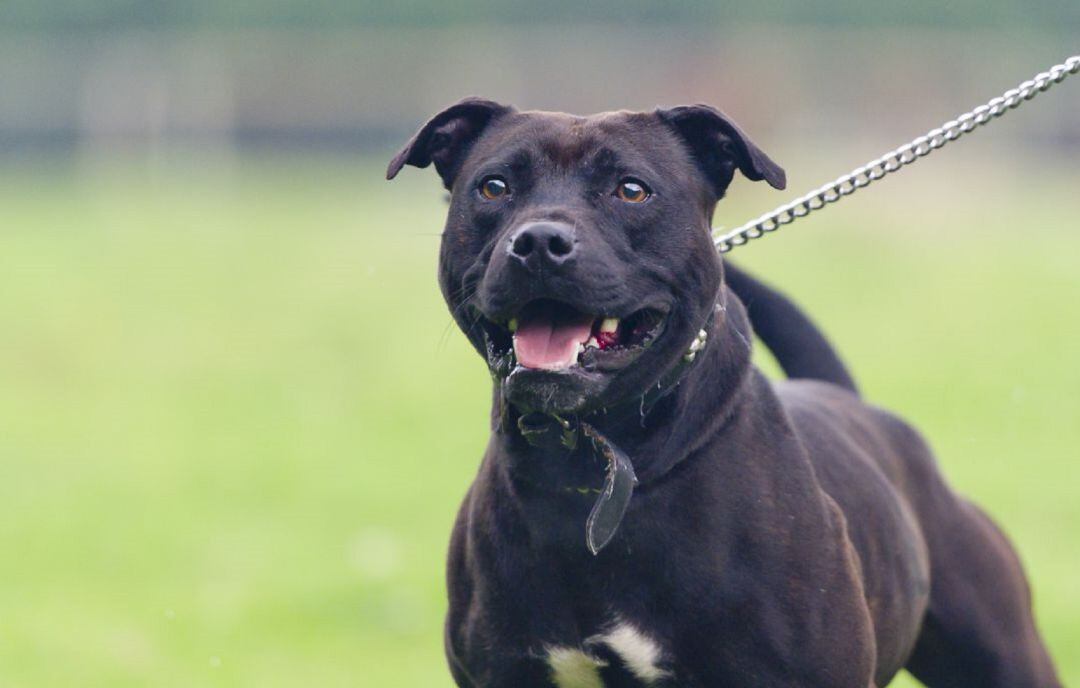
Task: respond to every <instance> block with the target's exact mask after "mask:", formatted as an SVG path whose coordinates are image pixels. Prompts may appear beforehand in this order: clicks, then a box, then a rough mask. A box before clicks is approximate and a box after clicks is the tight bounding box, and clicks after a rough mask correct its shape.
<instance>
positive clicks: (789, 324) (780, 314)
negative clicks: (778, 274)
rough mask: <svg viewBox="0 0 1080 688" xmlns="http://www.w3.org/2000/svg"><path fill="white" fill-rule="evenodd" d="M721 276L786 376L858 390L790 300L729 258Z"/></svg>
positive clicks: (817, 332) (820, 337) (844, 369)
mask: <svg viewBox="0 0 1080 688" xmlns="http://www.w3.org/2000/svg"><path fill="white" fill-rule="evenodd" d="M724 275H725V279H726V282H727V285H728V287H730V288H731V290H732V291H733V292H735V295H736V296H738V297H739V299H740V300H741V301H742V302H743V304H744V305H745V306H746V311H747V314H748V315H749V316H750V324H751V325H753V327H754V332H755V333H756V334H757V335H758V337H760V338H761V341H763V342H764V343H765V346H767V347H769V350H770V351H772V353H773V356H775V357H776V361H777V362H778V363H779V364H780V367H781V368H783V369H784V373H785V374H787V376H788V377H789V378H809V379H812V380H823V381H825V382H831V383H833V384H834V385H839V386H840V387H843V388H844V389H848V390H851V391H852V392H854V393H856V394H858V393H859V390H858V388H857V387H856V386H855V380H854V379H852V377H851V373H849V372H848V370H847V368H846V367H844V364H843V362H842V361H841V360H840V356H839V355H837V353H836V350H835V349H833V347H832V345H831V344H829V340H827V339H825V335H823V334H822V333H821V331H820V330H819V329H818V328H817V327H816V326H815V325H814V323H813V322H811V320H810V318H808V317H806V315H805V314H804V313H803V312H802V311H801V310H800V309H799V307H798V306H796V305H795V304H794V303H792V301H791V300H790V299H788V298H787V297H786V296H784V295H783V294H781V293H780V292H778V291H776V290H775V289H773V288H771V287H769V286H767V285H765V284H762V283H761V282H759V281H758V280H757V279H755V278H753V277H751V276H750V275H749V274H747V273H745V272H743V271H742V270H740V269H739V268H737V267H735V266H734V265H732V264H731V263H730V262H728V261H724Z"/></svg>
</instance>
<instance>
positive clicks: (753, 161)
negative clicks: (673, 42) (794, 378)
mask: <svg viewBox="0 0 1080 688" xmlns="http://www.w3.org/2000/svg"><path fill="white" fill-rule="evenodd" d="M656 114H657V115H658V116H659V117H660V119H661V120H663V121H664V122H666V123H667V124H669V125H670V126H672V127H673V128H674V129H675V131H676V132H678V134H679V135H680V136H682V137H683V139H685V140H686V143H687V144H688V145H689V146H690V150H691V151H693V153H694V157H695V158H696V159H697V161H698V163H699V164H700V165H701V166H702V168H703V169H704V170H705V172H706V174H707V175H708V177H709V179H710V180H711V181H712V182H713V184H714V185H715V186H716V189H717V194H718V195H721V196H722V195H723V193H724V190H725V189H726V188H727V186H728V184H730V183H731V178H732V176H734V174H735V168H736V167H737V168H738V169H739V170H740V171H741V172H742V173H743V175H744V176H746V178H747V179H750V180H751V181H755V182H756V181H761V180H762V179H764V180H765V181H767V182H769V185H770V186H772V187H773V188H774V189H782V188H784V187H785V186H786V185H787V177H786V175H785V174H784V170H783V168H782V167H780V166H779V165H777V164H776V163H775V162H773V161H772V160H770V159H769V156H767V155H765V153H764V152H763V151H762V150H761V149H760V148H758V147H757V146H756V145H754V142H753V141H751V140H750V137H749V136H747V135H746V134H744V133H743V131H742V129H739V127H738V126H736V125H735V122H733V121H732V120H731V119H730V118H729V117H728V116H727V115H725V114H724V113H722V112H720V111H719V110H717V109H716V108H714V107H710V106H708V105H683V106H680V107H675V108H671V109H668V110H657V111H656Z"/></svg>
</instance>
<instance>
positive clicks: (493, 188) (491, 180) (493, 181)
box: [480, 176, 510, 201]
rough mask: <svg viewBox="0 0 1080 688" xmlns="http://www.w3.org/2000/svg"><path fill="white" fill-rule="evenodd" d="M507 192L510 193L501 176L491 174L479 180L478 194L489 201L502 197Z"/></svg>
mask: <svg viewBox="0 0 1080 688" xmlns="http://www.w3.org/2000/svg"><path fill="white" fill-rule="evenodd" d="M508 193H510V186H509V185H507V183H506V180H505V179H503V178H502V177H496V176H491V177H484V178H483V179H482V180H480V195H481V196H483V197H484V198H486V199H488V200H489V201H494V200H495V199H497V198H502V197H503V196H505V195H506V194H508Z"/></svg>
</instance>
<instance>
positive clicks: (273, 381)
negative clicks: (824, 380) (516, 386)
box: [0, 0, 1080, 688]
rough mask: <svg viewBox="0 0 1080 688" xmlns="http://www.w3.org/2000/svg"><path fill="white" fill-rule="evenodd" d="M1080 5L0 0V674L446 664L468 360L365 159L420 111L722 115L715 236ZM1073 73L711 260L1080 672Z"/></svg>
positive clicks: (170, 678)
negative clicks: (876, 420)
mask: <svg viewBox="0 0 1080 688" xmlns="http://www.w3.org/2000/svg"><path fill="white" fill-rule="evenodd" d="M1078 29H1080V7H1078V6H1077V5H1076V3H1071V2H1068V3H1067V2H1047V3H1035V4H1031V3H1025V4H1018V3H1007V2H1003V1H1001V0H994V1H993V2H980V3H974V2H959V3H950V4H949V6H948V8H942V7H939V6H938V4H937V3H925V2H924V3H906V4H904V6H903V7H896V6H890V7H885V6H881V7H876V6H875V5H870V4H867V3H854V2H834V3H831V4H826V5H820V6H817V7H815V8H814V9H813V10H811V9H810V6H808V5H805V4H804V3H796V2H776V3H755V4H752V5H751V4H744V5H739V6H734V5H732V6H727V5H724V4H679V5H674V4H672V5H666V4H665V5H656V4H654V3H644V2H620V3H615V2H609V1H604V2H597V3H590V4H589V5H587V6H585V7H578V6H577V5H576V4H571V3H567V2H558V3H554V4H550V3H549V4H546V5H539V4H536V3H526V2H510V3H494V2H464V3H453V4H445V3H443V4H437V3H434V2H430V1H428V0H411V1H410V2H407V3H395V4H393V5H390V4H384V3H374V2H355V3H344V2H339V1H338V0H320V1H319V2H315V3H307V4H302V3H299V2H295V0H276V1H275V2H267V3H253V2H245V1H241V0H230V1H229V2H215V3H210V2H205V1H196V0H186V1H184V2H180V1H177V2H170V3H160V2H147V1H141V2H135V1H131V0H128V1H118V0H113V1H110V2H101V1H99V2H93V3H91V2H82V1H77V0H66V1H64V0H50V1H48V2H29V1H28V0H8V1H7V2H5V3H0V551H2V552H3V553H4V554H3V556H2V559H0V685H2V686H5V687H7V686H58V685H87V686H128V685H130V686H145V685H154V686H203V685H222V686H234V685H242V686H248V685H251V686H297V685H318V686H357V685H360V686H394V687H397V686H403V687H406V686H408V687H412V686H415V687H424V688H430V687H431V686H449V685H451V682H450V680H449V676H448V674H447V672H446V670H445V668H444V663H443V658H442V647H441V622H442V614H443V611H444V608H445V593H444V587H443V573H442V571H443V559H444V555H445V548H446V540H447V537H448V533H449V529H450V525H451V522H452V519H453V515H454V513H455V511H456V508H457V504H458V501H459V500H460V498H461V496H462V495H463V493H464V491H465V489H466V487H467V485H468V483H469V480H470V479H471V476H472V475H473V473H474V472H475V470H476V466H477V462H478V458H479V455H480V452H481V449H482V447H483V444H484V441H485V438H486V434H487V404H488V401H489V388H488V384H489V382H488V377H487V374H486V372H485V370H484V366H483V365H482V363H481V362H480V360H479V359H478V357H476V356H475V355H474V354H473V353H472V352H471V350H469V349H467V347H466V345H465V343H464V341H463V337H461V335H460V334H459V333H458V332H457V331H456V330H455V329H454V328H453V326H452V324H451V321H450V318H449V315H448V314H447V313H446V311H445V309H444V307H443V304H442V301H441V297H440V296H439V294H438V291H437V288H436V285H435V261H436V254H437V249H438V243H439V230H440V228H441V225H442V215H443V213H444V210H445V205H444V201H443V197H442V192H441V189H440V188H439V186H438V183H437V180H436V178H435V176H434V175H433V174H432V173H431V172H430V171H423V172H421V171H417V170H412V169H410V170H408V171H407V172H406V173H404V174H403V175H402V177H400V178H399V179H398V180H397V181H395V183H394V184H387V183H385V182H384V181H383V180H382V176H383V171H384V166H385V161H386V160H387V159H388V157H389V155H390V154H391V153H392V151H393V148H394V147H395V146H396V145H399V144H400V143H401V142H402V141H403V140H404V138H405V137H406V136H408V134H409V133H411V131H412V130H413V129H414V128H415V127H416V126H418V125H419V123H420V122H422V121H423V119H424V118H425V117H426V116H428V115H429V114H431V113H432V112H434V111H435V110H437V109H439V108H440V107H442V106H444V105H446V104H447V103H449V102H452V101H454V100H456V99H458V98H460V97H462V96H464V95H468V94H472V93H475V94H481V95H485V96H489V97H493V98H496V99H502V100H505V101H508V102H513V103H516V104H518V105H519V106H523V107H537V108H544V109H566V110H570V111H575V112H591V111H597V110H605V109H616V108H623V107H627V108H648V107H652V106H654V105H657V104H668V105H670V104H677V103H684V102H708V103H712V104H715V105H719V106H720V107H723V108H724V109H725V110H727V111H728V112H729V113H730V114H732V115H733V116H734V117H735V118H736V119H738V120H739V121H740V122H741V123H742V124H743V125H745V128H747V129H748V130H749V131H750V132H751V133H752V134H753V135H754V137H755V139H756V140H757V141H758V142H759V143H760V144H761V145H762V147H763V148H765V149H766V150H767V151H768V152H769V153H770V154H771V155H772V156H773V157H774V158H775V159H776V160H778V161H779V162H780V163H781V164H783V165H784V166H785V167H786V168H787V170H788V174H789V190H788V192H784V193H777V192H773V191H771V190H769V189H767V188H766V189H762V188H757V186H760V185H753V184H750V183H747V182H745V181H743V180H740V181H737V182H736V184H735V185H734V186H733V187H732V189H731V192H730V195H729V198H728V199H727V200H725V201H724V202H723V203H722V204H721V206H720V209H719V211H718V213H717V223H718V224H723V225H727V226H734V225H736V224H738V223H741V222H742V221H743V220H745V219H747V218H748V217H751V216H754V215H757V214H759V213H761V212H764V211H765V210H768V209H770V208H772V207H773V206H774V205H776V204H778V203H779V202H781V201H784V200H787V199H789V198H791V197H793V196H794V195H797V194H800V193H802V192H803V191H804V190H807V189H809V188H811V187H814V186H817V185H819V184H820V183H822V182H823V181H825V180H827V179H832V178H834V177H835V176H836V175H838V174H840V173H841V172H844V171H846V170H847V169H849V168H851V167H853V166H855V165H856V164H860V163H862V162H864V161H865V160H866V159H868V158H870V157H872V156H876V155H878V154H880V153H881V152H882V151H883V150H885V149H886V148H891V147H894V146H895V145H897V144H899V143H900V142H902V141H904V140H907V139H909V138H911V137H912V136H914V135H916V134H919V133H922V132H923V131H924V130H926V129H928V128H929V127H931V126H934V125H936V124H938V123H940V122H941V121H943V120H944V119H946V118H948V117H951V116H953V115H955V114H957V113H959V112H961V111H963V110H966V109H968V108H969V107H971V106H973V105H975V104H977V103H979V102H982V101H984V100H986V99H988V98H989V97H991V96H992V95H996V94H998V93H1000V92H1001V91H1003V90H1004V89H1006V88H1008V87H1011V86H1013V85H1015V84H1016V83H1018V82H1019V81H1021V80H1022V79H1025V78H1028V77H1029V76H1030V75H1031V74H1033V73H1035V72H1036V71H1038V70H1041V69H1043V68H1045V67H1047V66H1049V65H1050V64H1053V63H1056V62H1059V61H1061V60H1062V59H1064V57H1065V56H1067V55H1068V54H1070V53H1074V52H1076V51H1077V47H1078V46H1077V45H1076V41H1075V37H1076V35H1078V34H1077V30H1078ZM1078 78H1080V77H1078ZM1059 89H1060V90H1055V91H1054V92H1053V93H1051V94H1048V95H1046V96H1044V97H1042V98H1040V99H1039V100H1037V101H1036V102H1035V103H1033V104H1031V105H1029V106H1027V107H1025V108H1023V109H1022V110H1021V111H1019V112H1017V113H1015V114H1014V115H1011V116H1010V117H1008V118H1007V119H1005V120H1002V121H1001V122H1000V123H996V124H995V125H994V126H993V127H991V128H990V129H988V130H986V131H985V132H982V133H979V134H978V135H976V136H975V137H973V138H972V139H971V140H970V141H968V142H966V143H964V144H963V145H960V144H957V145H956V146H955V147H950V149H949V150H950V152H943V153H941V154H940V155H935V156H933V157H932V158H930V159H928V160H926V161H924V162H920V163H919V164H918V165H917V166H915V167H914V168H912V169H911V170H910V171H908V172H905V173H904V174H903V175H900V176H898V177H897V178H895V179H890V180H889V181H886V182H883V183H882V185H881V186H880V187H875V188H876V190H874V191H866V192H865V193H864V194H859V195H858V196H857V197H855V198H852V199H851V200H849V201H847V202H845V203H844V204H842V205H841V206H839V207H837V208H836V209H833V210H830V211H829V212H828V213H823V214H821V216H815V217H814V218H812V219H809V220H806V221H803V222H800V223H799V224H798V225H796V226H795V227H793V228H791V229H788V230H785V231H784V232H783V233H782V234H781V236H783V238H773V239H770V240H768V241H762V242H761V243H760V244H755V245H754V247H753V248H749V249H746V250H745V252H744V251H739V252H738V253H736V254H735V256H736V260H737V261H740V262H742V263H743V264H744V265H746V266H748V267H750V268H752V269H753V270H754V271H756V272H757V273H759V274H760V275H761V276H763V277H765V278H767V279H768V280H770V281H772V282H773V283H775V284H777V285H779V286H781V287H782V288H784V289H785V290H786V291H788V292H789V293H791V294H793V295H795V296H796V297H797V299H798V300H799V301H800V302H801V303H802V304H803V305H804V306H806V307H807V308H808V310H809V311H810V312H811V313H812V314H813V315H814V316H815V318H816V319H817V320H818V321H819V322H820V323H821V324H822V325H823V327H824V328H825V330H826V331H827V332H828V333H829V335H830V336H831V337H832V339H833V340H834V341H835V342H836V343H837V344H838V346H839V348H840V349H841V350H842V352H843V354H844V356H845V358H846V359H847V360H848V362H849V363H850V365H851V367H852V368H853V370H854V371H855V373H856V375H857V377H858V379H859V381H860V383H861V385H862V387H863V389H864V391H865V393H866V395H867V396H868V397H869V398H870V399H871V400H873V401H874V402H876V403H879V404H881V405H884V406H887V407H889V408H891V409H894V410H896V411H898V412H900V413H901V414H903V415H904V416H905V417H907V418H908V419H910V420H912V421H913V422H914V423H915V424H916V425H918V427H920V428H921V429H922V430H923V431H924V433H925V434H926V435H927V437H928V438H929V440H930V441H931V443H932V444H933V445H934V446H935V448H936V449H937V451H938V454H939V457H940V460H941V463H942V465H943V467H944V471H945V472H946V474H947V475H948V476H949V478H950V480H951V481H952V483H953V484H954V485H955V487H956V488H957V489H958V490H959V491H961V492H962V493H964V494H966V495H969V496H971V497H973V498H974V499H976V500H977V501H978V502H979V503H980V504H982V505H984V506H985V507H986V508H987V509H988V510H989V511H990V512H991V513H992V514H993V516H994V517H995V518H996V519H997V520H998V522H999V523H1001V524H1002V526H1003V527H1004V529H1005V530H1006V531H1007V532H1008V533H1009V534H1010V536H1011V537H1012V538H1013V540H1014V542H1015V543H1016V545H1017V547H1018V549H1019V550H1020V552H1021V554H1022V557H1023V559H1024V561H1025V564H1026V566H1027V569H1028V572H1029V574H1030V576H1031V579H1032V583H1033V588H1034V594H1035V603H1036V606H1037V610H1038V616H1039V621H1040V625H1041V627H1042V629H1043V630H1044V632H1045V635H1046V638H1047V640H1048V642H1049V644H1050V646H1051V648H1052V650H1053V653H1054V655H1055V657H1056V659H1057V661H1058V663H1059V665H1060V669H1061V672H1062V677H1063V679H1064V680H1065V683H1066V684H1073V683H1078V682H1080V652H1078V651H1077V649H1076V648H1077V647H1080V589H1078V587H1077V585H1076V573H1075V572H1076V571H1077V569H1078V567H1080V549H1078V546H1080V500H1077V497H1076V493H1077V491H1078V487H1080V475H1078V473H1077V468H1076V460H1077V458H1078V451H1077V446H1080V366H1078V365H1077V362H1076V352H1077V351H1078V350H1080V325H1078V323H1080V277H1078V274H1080V233H1078V232H1077V229H1078V227H1077V218H1078V217H1080V194H1077V192H1076V190H1077V189H1078V188H1080V166H1078V165H1077V163H1076V160H1077V156H1078V154H1080V121H1078V118H1077V114H1076V113H1077V112H1080V82H1077V83H1072V82H1067V83H1066V84H1065V85H1062V86H1061V87H1059ZM759 358H760V359H761V363H762V364H763V365H764V366H765V367H766V368H767V369H768V370H770V371H772V370H774V366H773V365H772V362H771V361H770V360H769V359H768V356H767V354H765V353H764V352H761V351H759ZM894 685H899V686H913V685H915V683H914V682H913V681H910V680H909V679H901V680H899V681H897V683H896V684H894Z"/></svg>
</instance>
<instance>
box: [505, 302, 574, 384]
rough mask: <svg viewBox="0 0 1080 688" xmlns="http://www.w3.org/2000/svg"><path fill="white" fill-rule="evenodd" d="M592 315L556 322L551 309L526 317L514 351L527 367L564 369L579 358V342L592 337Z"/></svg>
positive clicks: (515, 334)
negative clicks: (548, 311)
mask: <svg viewBox="0 0 1080 688" xmlns="http://www.w3.org/2000/svg"><path fill="white" fill-rule="evenodd" d="M592 324H593V318H592V317H590V316H587V315H582V316H579V317H578V318H576V319H575V320H569V321H566V320H564V321H560V322H555V321H554V320H552V318H551V315H550V314H548V313H537V314H536V315H534V316H533V317H530V318H528V319H523V320H522V322H521V323H520V324H519V325H518V329H517V332H515V333H514V353H515V354H516V355H517V360H518V363H520V364H521V365H523V366H525V367H526V368H540V369H542V370H564V369H566V368H569V367H570V366H572V365H574V363H576V362H577V354H578V344H584V343H585V342H587V341H588V340H589V334H590V333H591V332H592Z"/></svg>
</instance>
